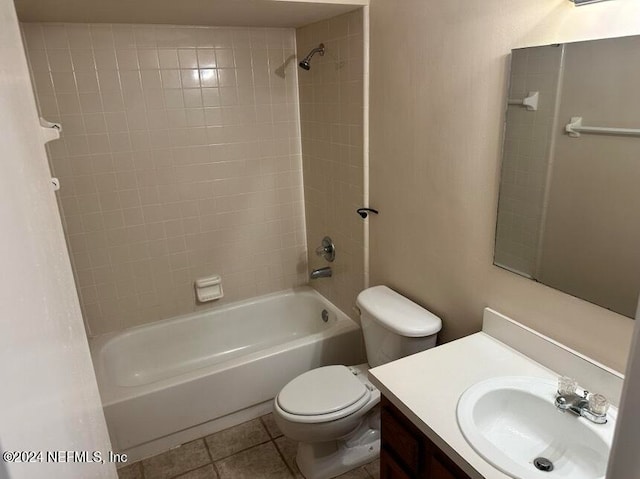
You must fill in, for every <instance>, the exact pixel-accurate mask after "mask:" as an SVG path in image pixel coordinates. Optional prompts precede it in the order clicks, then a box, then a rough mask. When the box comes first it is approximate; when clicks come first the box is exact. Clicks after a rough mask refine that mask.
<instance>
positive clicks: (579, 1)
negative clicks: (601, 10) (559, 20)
mask: <svg viewBox="0 0 640 479" xmlns="http://www.w3.org/2000/svg"><path fill="white" fill-rule="evenodd" d="M571 1H572V2H573V3H575V4H576V7H579V6H580V5H588V4H590V3H598V2H605V1H607V0H571Z"/></svg>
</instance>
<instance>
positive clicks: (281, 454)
mask: <svg viewBox="0 0 640 479" xmlns="http://www.w3.org/2000/svg"><path fill="white" fill-rule="evenodd" d="M280 437H282V436H280ZM278 439H279V438H278ZM271 442H272V443H273V446H274V447H275V448H276V451H278V454H279V455H280V459H282V460H283V461H284V465H285V466H287V469H289V472H290V473H291V477H293V478H295V477H296V471H294V470H293V468H292V467H291V466H290V465H289V462H288V461H287V460H286V459H285V457H284V454H283V453H282V451H281V450H280V448H279V447H278V443H277V442H276V440H275V439H271ZM294 461H295V459H294Z"/></svg>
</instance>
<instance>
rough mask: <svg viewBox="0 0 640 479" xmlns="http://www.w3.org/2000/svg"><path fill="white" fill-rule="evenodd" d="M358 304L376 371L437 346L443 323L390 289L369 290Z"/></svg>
mask: <svg viewBox="0 0 640 479" xmlns="http://www.w3.org/2000/svg"><path fill="white" fill-rule="evenodd" d="M356 304H357V305H358V307H359V308H360V313H361V314H360V324H361V326H362V334H363V335H364V344H365V348H366V351H367V362H368V363H369V365H370V366H371V367H372V368H373V367H376V366H380V365H381V364H385V363H388V362H391V361H394V360H396V359H400V358H402V357H405V356H409V355H411V354H414V353H417V352H420V351H424V350H425V349H429V348H432V347H434V346H435V345H436V338H437V336H438V331H440V330H441V329H442V321H441V319H440V318H439V317H438V316H436V315H435V314H433V313H431V312H430V311H427V310H426V309H424V308H423V307H421V306H419V305H417V304H416V303H414V302H413V301H411V300H409V299H407V298H405V297H404V296H402V295H401V294H398V293H396V292H395V291H393V290H392V289H390V288H388V287H387V286H374V287H372V288H368V289H365V290H364V291H362V292H361V293H360V294H359V295H358V299H357V301H356Z"/></svg>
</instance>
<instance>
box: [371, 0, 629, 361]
mask: <svg viewBox="0 0 640 479" xmlns="http://www.w3.org/2000/svg"><path fill="white" fill-rule="evenodd" d="M371 3H372V4H371V7H370V9H371V10H370V11H371V71H370V75H371V100H372V101H371V130H370V138H371V140H370V145H371V156H370V158H371V165H370V167H371V202H372V204H375V205H376V206H377V207H379V208H380V215H379V216H378V217H376V218H374V219H372V221H371V272H372V277H371V279H372V284H377V283H386V284H388V285H389V286H391V287H393V288H396V289H397V290H399V291H401V292H403V293H405V294H407V295H408V296H409V297H411V298H413V299H415V300H416V301H418V302H419V303H421V304H422V305H424V306H426V307H428V308H430V309H431V310H433V312H434V313H437V314H439V315H441V316H442V318H443V320H444V331H443V339H444V340H445V341H447V340H451V339H454V338H457V337H460V336H462V335H465V334H468V333H472V332H474V331H478V330H479V329H480V325H481V317H482V308H483V307H485V306H491V307H494V308H496V309H497V310H499V311H501V312H503V313H505V314H507V315H510V316H512V317H514V318H516V319H518V320H520V321H522V322H524V323H525V324H527V325H529V326H531V327H533V328H535V329H537V330H538V331H540V332H542V333H544V334H547V335H550V336H552V337H553V338H555V339H557V340H559V341H561V342H563V343H565V344H567V345H569V346H570V347H573V348H575V349H577V350H578V351H581V352H582V353H585V354H587V355H590V356H592V357H594V358H596V359H598V360H600V361H602V362H604V363H606V364H608V365H610V366H612V367H614V368H617V369H620V370H621V369H623V368H624V364H625V361H626V356H627V352H628V348H629V340H630V337H631V330H632V327H633V321H631V320H630V319H627V318H624V317H622V316H619V315H617V314H614V313H611V312H609V311H607V310H605V309H602V308H599V307H597V306H594V305H592V304H589V303H587V302H585V301H582V300H579V299H576V298H573V297H571V296H569V295H567V294H564V293H561V292H559V291H556V290H553V289H551V288H548V287H545V286H543V285H541V284H537V283H534V282H532V281H530V280H527V279H525V278H522V277H519V276H517V275H515V274H513V273H509V272H507V271H504V270H502V269H500V268H498V267H495V266H493V265H492V257H493V239H494V231H495V223H496V203H497V194H498V179H499V165H500V150H501V144H502V125H503V120H504V117H503V114H504V113H503V105H504V103H503V99H504V95H505V92H506V88H507V71H506V68H507V59H508V54H509V52H510V50H511V49H512V48H517V47H523V46H531V45H541V44H548V43H554V42H565V41H575V40H579V39H585V38H598V37H611V36H619V35H631V34H638V33H640V24H639V23H638V21H637V19H638V18H639V17H640V2H637V1H635V0H618V1H615V2H603V3H599V4H594V5H588V6H583V7H574V6H573V4H572V3H571V2H569V1H568V0H540V1H536V2H531V1H530V0H487V1H483V2H463V1H450V2H442V1H436V0H428V1H425V0H405V1H403V2H402V5H401V6H399V5H398V2H396V1H392V0H375V1H372V2H371Z"/></svg>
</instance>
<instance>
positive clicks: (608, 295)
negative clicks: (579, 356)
mask: <svg viewBox="0 0 640 479" xmlns="http://www.w3.org/2000/svg"><path fill="white" fill-rule="evenodd" d="M638 85H640V37H628V38H617V39H613V40H601V41H598V42H582V43H575V44H568V45H566V46H565V61H564V72H563V81H562V92H561V95H560V110H559V115H558V116H559V122H560V124H559V125H558V129H562V128H564V126H565V125H566V123H568V122H569V119H570V118H571V117H574V116H582V117H583V124H584V125H589V126H615V127H620V128H638V126H639V125H640V115H638V111H639V110H640V94H639V93H638ZM554 157H555V159H554V162H553V169H552V176H551V182H550V187H549V202H548V207H547V215H546V224H545V233H544V240H543V249H542V255H541V259H542V261H541V263H540V281H542V282H543V283H545V284H548V285H550V286H553V287H556V288H558V289H560V290H562V291H566V292H567V293H570V294H575V295H576V296H579V297H581V298H586V299H588V300H589V301H593V302H594V303H596V304H599V305H601V306H604V307H606V308H609V309H611V310H613V311H616V312H618V313H620V314H624V315H625V316H629V317H633V316H634V315H635V312H636V304H637V300H638V292H639V291H640V250H639V248H638V246H639V245H640V223H639V222H638V211H640V195H638V179H639V178H640V161H638V160H639V159H640V141H639V139H638V138H633V137H620V136H609V135H589V134H582V135H581V136H580V138H571V137H570V136H568V135H566V134H560V135H558V136H557V138H556V140H555V152H554ZM621 206H622V207H621Z"/></svg>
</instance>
